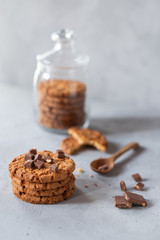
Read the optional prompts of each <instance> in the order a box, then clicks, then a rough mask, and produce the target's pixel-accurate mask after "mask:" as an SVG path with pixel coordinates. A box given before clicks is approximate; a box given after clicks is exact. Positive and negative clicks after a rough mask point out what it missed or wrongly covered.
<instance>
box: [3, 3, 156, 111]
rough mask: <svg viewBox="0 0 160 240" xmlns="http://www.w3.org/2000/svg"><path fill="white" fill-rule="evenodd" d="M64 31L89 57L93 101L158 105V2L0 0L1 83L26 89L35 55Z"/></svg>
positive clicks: (30, 82) (49, 46)
mask: <svg viewBox="0 0 160 240" xmlns="http://www.w3.org/2000/svg"><path fill="white" fill-rule="evenodd" d="M63 27H68V28H71V29H73V30H75V31H76V33H77V36H78V43H79V47H80V49H81V50H83V51H84V52H87V53H88V54H89V55H90V57H91V64H90V76H91V82H92V96H93V97H94V98H97V99H101V100H105V101H106V102H107V103H109V104H110V103H113V104H130V105H137V106H149V107H156V106H157V107H159V102H160V94H159V92H160V80H159V76H160V67H159V64H160V61H159V60H160V47H159V46H160V1H159V0H45V1H44V0H5V1H4V0H0V81H4V82H8V83H11V84H14V85H16V84H17V85H22V86H24V87H28V88H31V87H32V78H33V73H34V69H35V57H36V54H38V53H42V52H44V51H46V50H48V49H50V48H51V47H52V42H51V41H50V34H51V32H53V31H55V30H57V29H59V28H63Z"/></svg>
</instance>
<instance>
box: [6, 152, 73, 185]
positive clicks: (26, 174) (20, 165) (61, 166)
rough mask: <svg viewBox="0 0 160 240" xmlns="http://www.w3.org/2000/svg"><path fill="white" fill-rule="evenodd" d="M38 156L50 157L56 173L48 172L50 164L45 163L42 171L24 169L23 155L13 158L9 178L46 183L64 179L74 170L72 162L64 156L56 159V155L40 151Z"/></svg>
mask: <svg viewBox="0 0 160 240" xmlns="http://www.w3.org/2000/svg"><path fill="white" fill-rule="evenodd" d="M38 154H41V155H45V156H48V157H51V158H52V159H53V160H54V163H55V164H56V165H57V166H58V172H55V173H54V172H50V165H51V164H50V163H47V162H45V163H44V167H43V168H42V169H29V168H25V167H24V163H25V154H21V155H19V156H18V157H16V158H14V159H13V160H12V162H11V163H10V164H9V168H8V169H9V173H10V176H11V178H12V177H16V178H18V179H20V180H25V181H28V182H37V183H46V182H55V181H60V180H64V179H66V178H67V177H68V176H69V175H70V174H71V173H72V172H73V171H74V169H75V163H74V161H73V160H72V159H71V158H70V157H68V156H65V157H64V158H63V159H60V158H57V157H56V154H55V153H53V152H50V151H41V152H38Z"/></svg>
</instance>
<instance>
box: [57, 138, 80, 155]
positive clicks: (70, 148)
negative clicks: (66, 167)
mask: <svg viewBox="0 0 160 240" xmlns="http://www.w3.org/2000/svg"><path fill="white" fill-rule="evenodd" d="M80 147H81V144H79V142H78V141H77V140H76V139H75V138H73V137H66V138H65V139H63V140H62V142H61V145H60V148H61V149H62V151H63V152H65V153H67V154H73V153H74V152H75V151H77V150H78V149H79V148H80Z"/></svg>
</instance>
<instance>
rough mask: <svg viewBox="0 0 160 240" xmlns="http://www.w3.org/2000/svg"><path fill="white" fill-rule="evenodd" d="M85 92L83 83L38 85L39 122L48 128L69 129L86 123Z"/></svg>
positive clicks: (52, 81)
mask: <svg viewBox="0 0 160 240" xmlns="http://www.w3.org/2000/svg"><path fill="white" fill-rule="evenodd" d="M85 92H86V86H85V85H84V84H83V83H82V82H78V81H71V80H46V81H42V82H40V83H39V85H38V113H39V116H38V120H39V123H40V124H41V125H43V126H45V127H48V128H55V129H68V128H69V127H72V126H82V125H83V124H84V122H85V118H86V114H85Z"/></svg>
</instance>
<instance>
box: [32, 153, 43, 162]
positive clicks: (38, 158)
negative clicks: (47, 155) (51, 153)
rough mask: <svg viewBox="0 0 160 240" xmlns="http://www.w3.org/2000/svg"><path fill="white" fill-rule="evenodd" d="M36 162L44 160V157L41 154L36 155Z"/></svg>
mask: <svg viewBox="0 0 160 240" xmlns="http://www.w3.org/2000/svg"><path fill="white" fill-rule="evenodd" d="M34 160H35V161H36V160H42V155H41V154H38V153H37V154H36V155H35V157H34Z"/></svg>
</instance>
